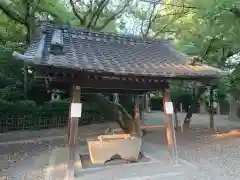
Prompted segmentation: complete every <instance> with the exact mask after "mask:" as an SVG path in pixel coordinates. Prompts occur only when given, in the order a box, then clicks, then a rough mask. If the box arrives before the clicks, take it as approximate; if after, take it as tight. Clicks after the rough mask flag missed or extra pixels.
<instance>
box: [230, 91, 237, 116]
mask: <svg viewBox="0 0 240 180" xmlns="http://www.w3.org/2000/svg"><path fill="white" fill-rule="evenodd" d="M237 119H238V103H237V100H236V98H235V97H234V96H232V95H230V97H229V120H237Z"/></svg>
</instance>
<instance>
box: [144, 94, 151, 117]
mask: <svg viewBox="0 0 240 180" xmlns="http://www.w3.org/2000/svg"><path fill="white" fill-rule="evenodd" d="M145 110H146V112H148V113H150V112H151V108H150V93H146V95H145Z"/></svg>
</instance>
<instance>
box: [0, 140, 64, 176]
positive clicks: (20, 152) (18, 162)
mask: <svg viewBox="0 0 240 180" xmlns="http://www.w3.org/2000/svg"><path fill="white" fill-rule="evenodd" d="M64 146H65V141H64V139H60V140H52V141H44V142H43V141H36V143H27V144H11V145H2V146H0V177H1V178H3V179H4V177H10V176H13V174H15V173H20V174H21V175H22V174H23V173H25V172H32V173H35V174H38V173H41V172H40V171H41V170H40V169H35V168H36V167H34V165H35V159H36V158H37V157H39V155H41V154H44V153H46V152H48V151H50V150H52V149H55V148H57V147H64ZM0 180H2V179H0Z"/></svg>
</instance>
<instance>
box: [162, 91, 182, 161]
mask: <svg viewBox="0 0 240 180" xmlns="http://www.w3.org/2000/svg"><path fill="white" fill-rule="evenodd" d="M169 99H170V90H169V89H165V90H164V97H163V107H164V115H165V126H166V136H167V143H168V149H169V152H170V158H171V162H172V163H173V164H174V165H177V164H178V152H177V143H176V135H175V130H174V123H173V119H172V118H169V115H168V114H167V113H166V102H168V101H169ZM171 116H172V115H171Z"/></svg>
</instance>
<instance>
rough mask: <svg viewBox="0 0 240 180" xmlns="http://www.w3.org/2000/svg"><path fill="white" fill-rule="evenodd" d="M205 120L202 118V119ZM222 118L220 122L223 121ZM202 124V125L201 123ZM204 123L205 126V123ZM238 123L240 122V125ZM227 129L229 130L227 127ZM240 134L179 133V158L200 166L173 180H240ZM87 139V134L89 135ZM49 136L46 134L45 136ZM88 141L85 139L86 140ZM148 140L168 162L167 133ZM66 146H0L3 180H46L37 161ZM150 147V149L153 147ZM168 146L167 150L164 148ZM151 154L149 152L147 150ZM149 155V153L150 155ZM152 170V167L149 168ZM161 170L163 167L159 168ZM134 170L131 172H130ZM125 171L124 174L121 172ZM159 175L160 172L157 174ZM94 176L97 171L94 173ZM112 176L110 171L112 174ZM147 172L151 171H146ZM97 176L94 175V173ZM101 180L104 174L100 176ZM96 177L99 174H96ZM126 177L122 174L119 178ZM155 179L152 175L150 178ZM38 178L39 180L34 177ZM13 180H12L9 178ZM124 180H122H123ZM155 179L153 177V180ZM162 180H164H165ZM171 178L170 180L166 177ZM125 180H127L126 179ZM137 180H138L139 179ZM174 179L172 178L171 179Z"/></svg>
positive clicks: (154, 117)
mask: <svg viewBox="0 0 240 180" xmlns="http://www.w3.org/2000/svg"><path fill="white" fill-rule="evenodd" d="M145 117H146V118H147V121H145V122H147V123H148V124H154V125H155V124H157V125H159V124H160V125H161V124H162V123H163V119H162V117H163V116H162V113H156V112H154V113H152V114H149V115H145ZM198 117H201V118H198ZM207 118H208V117H207V116H199V115H197V116H195V118H194V121H193V123H194V122H195V123H196V127H197V126H198V125H199V126H201V127H202V126H204V125H205V123H206V122H208V120H207ZM221 118H222V117H220V116H219V117H218V118H217V119H218V125H219V126H221V127H223V128H225V127H226V126H227V125H228V122H227V121H226V120H225V119H224V118H223V119H221ZM219 119H220V120H219ZM200 121H201V123H200ZM203 121H204V123H202V122H203ZM236 124H238V123H236ZM97 126H99V125H94V126H91V128H90V127H89V126H87V127H86V126H85V127H84V128H83V127H81V130H80V132H79V133H81V134H89V133H90V132H93V131H96V130H97V129H98V128H97ZM100 126H101V127H100V128H99V129H100V130H99V132H97V133H96V135H97V134H98V133H100V134H101V133H103V131H104V129H105V128H106V127H108V126H109V125H100ZM231 126H234V123H231ZM237 127H238V126H237ZM226 128H227V127H226ZM17 134H18V133H16V135H15V136H14V135H13V134H12V135H11V136H12V137H13V140H17V139H18V138H17V137H18V136H17ZM19 134H22V135H21V138H22V139H24V138H26V139H27V138H28V139H30V138H29V137H31V138H35V137H38V138H39V137H42V134H44V133H43V132H40V135H37V133H36V132H34V135H33V136H31V135H29V132H28V133H25V135H23V134H24V133H23V132H19ZM49 134H51V135H52V136H56V133H50V132H48V134H47V135H49ZM61 134H64V133H62V132H59V130H58V131H57V135H61ZM239 135H240V134H238V133H232V134H224V135H222V136H216V134H213V132H211V131H207V130H204V129H203V128H199V129H193V130H187V131H184V132H183V133H180V132H177V133H176V136H177V144H178V150H179V157H180V158H182V159H184V160H187V161H189V162H190V163H193V164H195V165H196V166H197V167H198V170H197V171H191V169H189V168H185V169H183V170H184V171H185V172H186V173H185V174H184V175H183V176H181V177H180V176H179V177H176V178H174V177H171V178H172V179H179V180H180V179H181V180H240V161H239V160H240V151H239V149H240V138H239V137H238V136H239ZM11 136H7V135H6V134H5V135H3V136H2V138H1V139H0V140H8V141H9V140H11V138H10V137H11ZM85 136H87V135H85ZM45 137H46V135H45ZM84 138H85V137H84ZM144 141H145V142H147V143H151V144H153V145H154V146H155V150H153V151H152V152H150V151H149V152H150V154H151V153H154V156H155V157H154V158H160V159H162V158H163V156H164V158H165V159H166V157H167V156H166V154H168V153H162V152H161V151H158V150H160V149H161V150H166V149H167V148H166V142H165V134H164V130H163V129H162V130H161V129H160V130H154V131H152V132H148V133H147V135H146V136H145V137H144ZM63 146H65V141H64V139H58V140H52V141H45V142H43V141H36V143H27V144H9V145H1V146H0V180H3V179H6V178H5V177H4V176H6V175H13V174H14V173H15V174H16V172H18V171H19V172H20V173H22V172H23V171H26V170H28V171H30V172H31V173H32V174H33V175H30V176H31V180H32V179H34V180H35V179H43V178H42V173H43V172H42V170H41V169H34V163H33V162H34V159H35V158H36V157H38V156H39V155H40V154H43V153H45V152H47V151H50V150H51V149H54V148H57V147H63ZM149 147H150V146H149ZM163 147H164V148H163ZM146 151H148V149H146ZM148 155H149V154H148ZM149 167H150V166H149ZM141 168H143V169H142V170H140V167H139V169H138V168H136V169H138V171H141V172H142V174H144V173H143V172H144V171H145V170H146V168H147V167H146V166H143V167H141ZM156 169H159V167H156ZM129 170H130V169H129ZM151 170H152V171H154V166H153V167H151ZM121 172H122V171H121ZM156 172H157V171H156ZM92 173H93V172H92ZM109 173H110V172H109ZM146 173H147V171H146ZM93 174H94V173H93ZM96 175H97V176H98V177H100V175H101V173H100V174H99V172H98V173H97V174H96ZM92 176H95V175H92ZM120 176H122V175H121V174H119V177H120ZM150 176H151V175H150ZM33 177H35V178H33ZM122 178H123V179H124V177H123V176H122ZM9 179H11V178H9ZM12 179H13V180H18V179H24V180H27V179H28V178H22V177H21V176H19V175H18V177H17V178H16V177H12ZM123 179H122V180H123ZM145 179H147V178H145ZM149 179H151V178H149ZM152 179H159V177H155V176H153V178H152ZM161 179H162V178H161ZM166 179H169V178H166ZM124 180H127V179H126V178H125V179H124ZM136 180H137V179H136ZM169 180H170V179H169Z"/></svg>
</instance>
